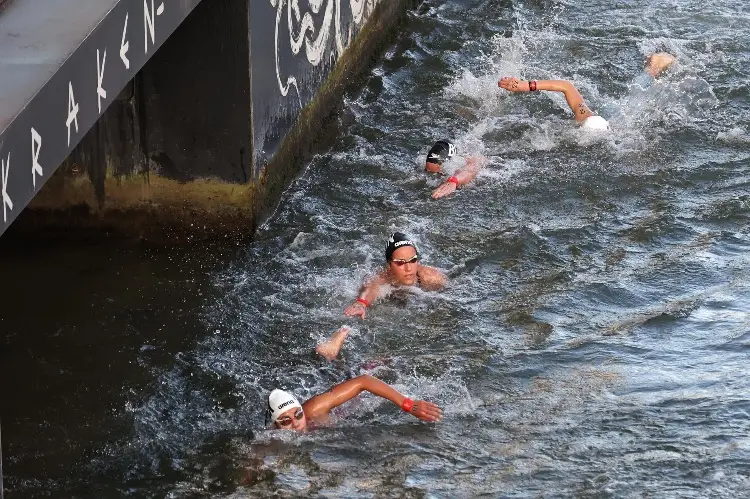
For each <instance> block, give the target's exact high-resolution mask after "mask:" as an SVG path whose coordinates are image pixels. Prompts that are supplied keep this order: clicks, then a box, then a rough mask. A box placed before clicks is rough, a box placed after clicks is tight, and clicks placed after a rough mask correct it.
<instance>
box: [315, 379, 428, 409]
mask: <svg viewBox="0 0 750 499" xmlns="http://www.w3.org/2000/svg"><path fill="white" fill-rule="evenodd" d="M363 391H367V392H370V393H372V394H373V395H377V396H378V397H382V398H384V399H387V400H390V401H391V402H393V403H394V404H396V405H397V406H399V407H401V408H402V409H403V410H404V411H405V412H408V413H409V414H411V415H412V416H414V417H417V418H419V419H421V420H423V421H440V418H441V417H442V414H443V411H442V410H440V408H439V407H438V406H437V405H435V404H433V403H431V402H426V401H424V400H414V401H412V400H411V399H409V398H408V397H406V396H404V395H402V394H400V393H399V392H398V391H396V390H395V389H394V388H393V387H391V386H390V385H387V384H386V383H383V382H382V381H380V380H379V379H377V378H374V377H372V376H370V375H368V374H364V375H362V376H357V377H356V378H353V379H350V380H348V381H344V382H343V383H341V384H339V385H336V386H334V387H333V388H331V389H330V390H329V391H327V392H326V393H322V394H320V395H316V396H314V397H313V398H311V399H310V400H308V401H307V402H305V403H304V404H302V408H303V409H304V411H305V415H306V416H307V417H308V418H309V419H312V420H315V419H318V420H320V419H325V418H326V417H327V416H328V413H329V412H331V410H332V409H333V408H335V407H338V406H340V405H341V404H343V403H345V402H347V401H349V400H351V399H353V398H354V397H356V396H357V395H359V394H360V393H362V392H363Z"/></svg>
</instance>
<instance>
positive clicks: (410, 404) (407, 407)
mask: <svg viewBox="0 0 750 499" xmlns="http://www.w3.org/2000/svg"><path fill="white" fill-rule="evenodd" d="M413 408H414V401H413V400H412V399H410V398H409V397H406V398H405V399H404V402H403V403H402V404H401V409H403V410H404V412H411V410H412V409H413Z"/></svg>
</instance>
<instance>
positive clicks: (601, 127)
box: [581, 116, 609, 131]
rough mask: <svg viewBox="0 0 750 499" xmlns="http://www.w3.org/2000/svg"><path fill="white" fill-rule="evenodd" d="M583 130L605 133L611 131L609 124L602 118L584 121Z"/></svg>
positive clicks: (594, 117) (597, 117)
mask: <svg viewBox="0 0 750 499" xmlns="http://www.w3.org/2000/svg"><path fill="white" fill-rule="evenodd" d="M581 128H585V129H587V130H598V131H605V130H609V122H608V121H607V120H605V119H604V118H602V117H601V116H589V117H588V118H586V119H585V120H583V124H582V125H581Z"/></svg>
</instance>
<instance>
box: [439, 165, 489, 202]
mask: <svg viewBox="0 0 750 499" xmlns="http://www.w3.org/2000/svg"><path fill="white" fill-rule="evenodd" d="M486 161H487V158H485V157H484V156H469V157H468V158H466V164H465V165H464V166H463V168H461V169H459V170H457V171H456V173H454V174H453V176H452V177H450V178H449V179H448V180H447V181H445V182H443V183H442V184H441V185H440V187H438V188H437V189H435V190H434V191H432V198H433V199H440V198H442V197H445V196H447V195H449V194H452V193H453V192H456V189H458V186H459V185H466V184H468V183H469V182H471V181H472V180H474V177H476V176H477V173H479V170H480V169H481V168H482V167H483V166H484V164H485V162H486Z"/></svg>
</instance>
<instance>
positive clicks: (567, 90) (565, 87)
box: [497, 76, 594, 121]
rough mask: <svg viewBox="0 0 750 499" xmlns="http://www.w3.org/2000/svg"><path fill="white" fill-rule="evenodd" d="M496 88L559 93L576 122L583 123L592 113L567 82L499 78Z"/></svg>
mask: <svg viewBox="0 0 750 499" xmlns="http://www.w3.org/2000/svg"><path fill="white" fill-rule="evenodd" d="M497 86H498V87H500V88H504V89H505V90H508V91H509V92H533V91H534V90H547V91H550V92H561V93H562V94H563V95H564V96H565V100H566V101H567V103H568V106H570V109H571V111H573V114H574V115H575V119H576V121H584V120H585V119H586V118H588V117H589V116H594V113H593V112H592V111H591V109H589V107H588V106H587V105H586V102H584V100H583V97H582V96H581V93H580V92H579V91H578V89H577V88H576V87H574V86H573V84H572V83H570V82H569V81H567V80H532V81H526V80H519V79H518V78H516V77H514V76H506V77H503V78H500V81H498V82H497Z"/></svg>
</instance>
